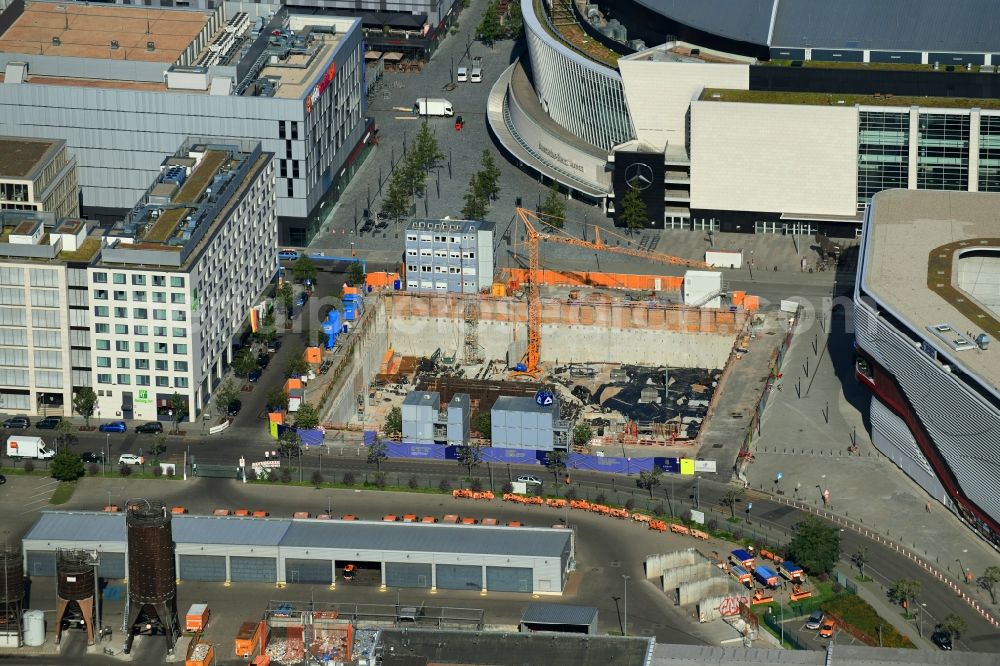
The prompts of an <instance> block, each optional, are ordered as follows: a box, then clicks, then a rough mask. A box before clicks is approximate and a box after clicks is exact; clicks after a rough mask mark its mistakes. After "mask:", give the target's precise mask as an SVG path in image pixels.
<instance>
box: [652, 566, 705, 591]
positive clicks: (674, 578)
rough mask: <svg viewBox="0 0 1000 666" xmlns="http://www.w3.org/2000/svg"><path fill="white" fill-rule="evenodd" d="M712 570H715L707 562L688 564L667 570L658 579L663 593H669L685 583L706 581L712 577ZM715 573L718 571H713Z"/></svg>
mask: <svg viewBox="0 0 1000 666" xmlns="http://www.w3.org/2000/svg"><path fill="white" fill-rule="evenodd" d="M713 569H715V567H713V566H712V565H711V564H709V563H707V562H699V563H698V564H688V565H686V566H683V567H675V568H673V569H668V570H667V571H664V572H663V576H662V577H661V579H660V581H661V585H662V587H663V591H664V592H671V591H673V590H675V589H677V588H678V587H683V586H684V585H686V584H687V583H696V582H698V581H702V580H707V579H709V578H711V577H712V576H713V575H714V574H713V573H712V570H713ZM715 571H718V569H715Z"/></svg>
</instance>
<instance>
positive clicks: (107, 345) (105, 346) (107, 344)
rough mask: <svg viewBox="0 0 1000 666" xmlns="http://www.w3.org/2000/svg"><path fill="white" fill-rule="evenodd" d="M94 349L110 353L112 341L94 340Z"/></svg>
mask: <svg viewBox="0 0 1000 666" xmlns="http://www.w3.org/2000/svg"><path fill="white" fill-rule="evenodd" d="M94 349H96V350H98V351H109V350H110V349H111V341H110V340H94Z"/></svg>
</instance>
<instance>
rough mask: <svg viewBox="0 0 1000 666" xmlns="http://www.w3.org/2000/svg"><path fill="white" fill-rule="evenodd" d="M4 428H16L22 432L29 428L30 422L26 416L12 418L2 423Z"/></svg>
mask: <svg viewBox="0 0 1000 666" xmlns="http://www.w3.org/2000/svg"><path fill="white" fill-rule="evenodd" d="M3 427H4V428H17V429H20V430H24V429H26V428H30V427H31V421H29V420H28V417H27V416H14V417H12V418H9V419H7V420H6V421H4V422H3Z"/></svg>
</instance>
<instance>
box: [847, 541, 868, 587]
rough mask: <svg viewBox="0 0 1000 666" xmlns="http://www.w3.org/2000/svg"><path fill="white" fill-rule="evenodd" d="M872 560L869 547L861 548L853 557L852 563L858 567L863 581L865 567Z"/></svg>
mask: <svg viewBox="0 0 1000 666" xmlns="http://www.w3.org/2000/svg"><path fill="white" fill-rule="evenodd" d="M870 559H871V558H870V556H869V554H868V546H859V547H858V550H857V552H856V553H854V555H851V561H852V562H854V565H855V566H857V567H858V571H859V572H861V579H862V580H864V578H865V565H866V564H868V561H869V560H870Z"/></svg>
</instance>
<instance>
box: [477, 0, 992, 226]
mask: <svg viewBox="0 0 1000 666" xmlns="http://www.w3.org/2000/svg"><path fill="white" fill-rule="evenodd" d="M917 4H918V5H919V7H920V10H919V11H920V12H922V13H920V14H919V16H921V17H922V19H921V21H919V22H918V21H910V22H907V23H905V24H904V25H902V26H901V25H900V24H899V22H898V20H897V19H898V11H897V8H895V7H894V6H893V5H891V3H890V4H885V3H860V2H851V3H849V4H848V5H847V6H846V7H842V6H840V5H838V6H837V8H836V9H831V8H830V7H827V6H826V5H823V4H822V3H819V2H818V1H817V0H792V1H790V2H781V3H778V2H776V1H775V0H768V1H765V2H754V3H741V2H733V1H731V0H712V1H711V2H704V3H679V2H668V1H666V0H648V1H647V0H636V1H631V0H626V1H623V2H622V3H616V5H615V17H616V18H615V19H613V20H611V21H605V20H604V18H603V16H602V15H601V13H600V10H599V9H598V8H597V7H596V6H589V7H591V9H589V10H588V11H587V16H583V15H582V14H581V13H580V9H579V8H578V7H577V6H576V5H575V4H574V3H565V6H564V5H563V4H562V3H554V4H553V5H552V6H551V7H549V6H548V5H547V4H545V3H541V4H538V3H534V2H532V1H531V0H521V10H522V13H523V14H524V25H525V31H526V34H527V42H528V54H527V56H523V57H522V59H523V60H524V62H517V63H514V64H513V65H512V66H511V67H510V68H509V69H508V70H507V71H506V72H505V73H504V74H503V75H502V76H501V77H500V79H499V80H498V82H497V84H496V85H495V86H494V88H493V90H492V91H491V96H490V103H489V107H488V121H489V124H490V127H491V129H492V131H493V133H494V135H495V136H496V137H497V139H498V141H499V142H500V143H501V145H502V146H503V147H504V149H505V150H506V152H507V153H508V155H509V156H510V157H511V158H512V159H513V160H514V161H516V162H518V163H520V164H522V165H524V166H525V167H528V168H530V169H532V170H534V171H536V172H538V173H539V174H540V175H541V176H542V177H543V178H544V179H546V180H551V181H555V182H557V183H559V184H560V185H561V186H562V187H563V188H564V189H566V190H568V191H569V192H570V194H571V195H572V196H574V197H579V198H582V199H585V200H588V201H591V202H593V203H595V204H598V205H600V206H602V208H603V209H604V210H605V211H606V212H607V213H608V214H609V215H614V216H617V212H618V207H617V206H616V202H618V201H620V199H621V197H622V196H624V194H625V193H626V192H628V191H629V189H630V188H633V187H634V188H636V189H638V190H639V191H640V195H641V197H642V199H643V201H644V203H645V204H646V209H647V213H648V215H649V221H648V225H649V226H650V227H653V228H684V229H695V230H700V231H713V230H714V231H727V232H740V233H779V234H796V235H814V234H817V233H820V234H825V235H831V236H841V237H855V236H857V235H859V234H860V232H861V222H862V218H863V213H864V209H865V206H866V205H867V204H868V202H869V201H870V199H871V197H872V195H874V194H875V193H877V192H879V191H882V190H883V189H887V188H896V187H901V188H905V189H910V190H948V191H968V192H992V191H1000V102H998V101H997V100H998V99H1000V76H998V75H997V74H996V73H995V72H996V71H997V68H998V66H1000V38H997V37H996V36H995V34H994V33H991V32H990V31H988V30H984V29H982V25H983V24H984V22H985V23H989V19H986V18H984V17H986V16H990V17H995V18H997V19H998V20H1000V8H998V6H997V5H994V4H989V3H982V4H981V5H980V6H979V8H980V9H981V10H982V11H983V12H985V14H983V15H978V16H977V15H975V14H973V13H963V14H962V15H961V16H959V17H955V16H954V15H953V13H952V12H950V11H948V9H947V8H946V7H944V6H941V5H939V4H935V3H931V2H929V1H925V0H920V1H919V2H918V3H917ZM772 10H773V13H772ZM913 11H917V10H913ZM831 12H836V17H837V18H836V20H833V19H832V17H831V16H830V13H831ZM908 13H909V12H908ZM944 14H947V15H948V16H949V17H950V18H951V19H952V20H943V19H944V16H943V15H944ZM912 15H913V16H917V15H918V14H912ZM815 16H824V17H829V18H830V20H829V21H822V20H817V19H815V18H812V19H809V18H808V17H815ZM927 16H940V17H942V20H941V21H940V22H938V23H933V22H926V21H925V20H924V17H927ZM807 19H808V20H807ZM572 23H575V24H576V26H574V28H573V29H566V28H565V26H566V25H570V24H572ZM577 28H578V30H577ZM580 35H583V36H582V37H581V36H580ZM852 35H853V36H854V37H852V38H849V36H852ZM802 40H805V43H802ZM647 44H649V45H653V44H658V46H647ZM827 63H836V64H827ZM581 100H583V101H584V103H583V104H581V103H580V102H581ZM616 221H617V220H616Z"/></svg>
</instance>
